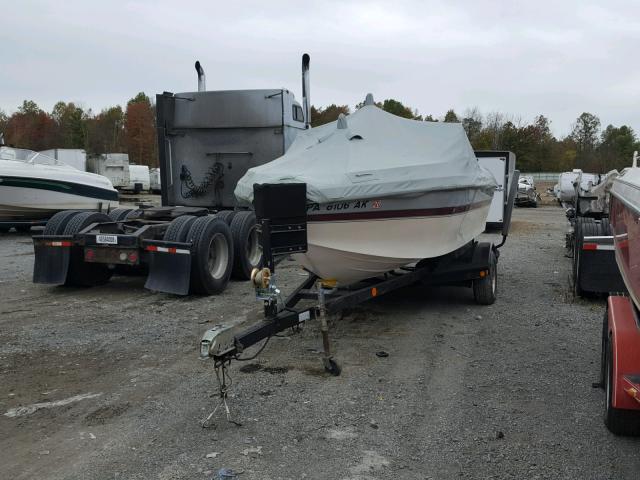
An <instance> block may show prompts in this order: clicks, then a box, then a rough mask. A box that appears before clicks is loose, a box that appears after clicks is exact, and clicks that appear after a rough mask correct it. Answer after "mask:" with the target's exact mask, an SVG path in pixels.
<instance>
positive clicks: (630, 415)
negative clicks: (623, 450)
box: [604, 338, 640, 436]
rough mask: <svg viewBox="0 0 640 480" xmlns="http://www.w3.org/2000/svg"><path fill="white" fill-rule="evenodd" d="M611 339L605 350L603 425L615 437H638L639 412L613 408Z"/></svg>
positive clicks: (639, 433) (639, 432) (613, 387)
mask: <svg viewBox="0 0 640 480" xmlns="http://www.w3.org/2000/svg"><path fill="white" fill-rule="evenodd" d="M611 343H612V339H611V338H608V340H607V350H606V364H607V365H606V367H607V368H606V377H605V414H604V424H605V425H606V426H607V428H608V429H609V431H611V433H614V434H616V435H627V436H638V435H640V410H625V409H621V408H614V406H613V391H614V389H615V379H614V378H613V347H612V346H611Z"/></svg>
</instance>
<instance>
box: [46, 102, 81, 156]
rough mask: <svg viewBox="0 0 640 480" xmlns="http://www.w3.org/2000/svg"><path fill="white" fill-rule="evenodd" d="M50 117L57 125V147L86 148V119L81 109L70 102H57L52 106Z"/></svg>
mask: <svg viewBox="0 0 640 480" xmlns="http://www.w3.org/2000/svg"><path fill="white" fill-rule="evenodd" d="M51 116H52V117H53V119H54V120H55V121H56V123H57V124H58V139H57V140H58V141H57V147H59V148H86V147H87V141H86V140H87V132H86V120H87V117H86V115H85V112H84V111H83V109H82V108H81V107H78V106H76V105H75V104H74V103H72V102H69V103H65V102H58V103H56V104H55V105H54V107H53V110H52V112H51Z"/></svg>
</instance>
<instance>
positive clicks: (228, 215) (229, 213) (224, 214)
mask: <svg viewBox="0 0 640 480" xmlns="http://www.w3.org/2000/svg"><path fill="white" fill-rule="evenodd" d="M236 213H238V212H235V211H234V210H221V211H219V212H218V213H216V217H218V218H220V219H222V220H223V221H224V222H225V223H226V224H227V225H229V226H231V221H232V220H233V217H235V216H236Z"/></svg>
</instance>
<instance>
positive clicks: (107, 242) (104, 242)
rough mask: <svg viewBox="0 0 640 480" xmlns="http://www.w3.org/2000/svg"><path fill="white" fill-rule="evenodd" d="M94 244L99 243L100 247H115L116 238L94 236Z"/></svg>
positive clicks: (115, 236) (113, 236)
mask: <svg viewBox="0 0 640 480" xmlns="http://www.w3.org/2000/svg"><path fill="white" fill-rule="evenodd" d="M96 243H100V244H102V245H117V244H118V236H117V235H96Z"/></svg>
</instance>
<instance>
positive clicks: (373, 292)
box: [371, 287, 378, 297]
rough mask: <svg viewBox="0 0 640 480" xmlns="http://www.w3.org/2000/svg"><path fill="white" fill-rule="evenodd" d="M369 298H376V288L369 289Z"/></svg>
mask: <svg viewBox="0 0 640 480" xmlns="http://www.w3.org/2000/svg"><path fill="white" fill-rule="evenodd" d="M371 296H372V297H377V296H378V289H377V288H376V287H373V288H372V289H371Z"/></svg>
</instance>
